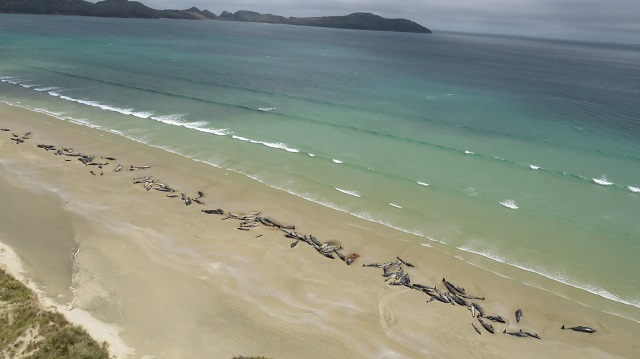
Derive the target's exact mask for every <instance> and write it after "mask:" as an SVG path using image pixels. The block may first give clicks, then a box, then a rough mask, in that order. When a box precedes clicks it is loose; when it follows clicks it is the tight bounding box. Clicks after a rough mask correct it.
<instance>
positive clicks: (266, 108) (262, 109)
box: [258, 107, 276, 112]
mask: <svg viewBox="0 0 640 359" xmlns="http://www.w3.org/2000/svg"><path fill="white" fill-rule="evenodd" d="M258 110H260V111H264V112H270V111H275V110H276V108H275V107H259V108H258Z"/></svg>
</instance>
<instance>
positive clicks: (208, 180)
mask: <svg viewBox="0 0 640 359" xmlns="http://www.w3.org/2000/svg"><path fill="white" fill-rule="evenodd" d="M0 127H6V128H10V129H11V130H12V131H13V132H15V133H16V134H24V133H26V132H27V131H32V132H33V135H32V136H31V139H30V140H27V141H26V142H25V143H23V144H19V145H16V144H15V143H14V142H13V141H10V140H9V138H10V137H11V133H10V132H0V200H1V201H2V202H1V203H2V208H1V209H0V240H1V241H2V242H4V243H5V244H6V245H8V246H10V247H11V249H13V251H15V253H16V254H17V256H19V258H20V261H21V263H22V266H23V268H22V269H20V267H17V266H16V265H15V263H17V259H16V258H14V257H10V260H11V262H12V263H14V264H13V265H12V266H11V267H10V269H11V271H12V272H13V273H14V274H15V272H21V273H22V278H23V279H24V280H27V281H29V282H30V283H32V285H33V287H37V288H38V290H39V291H40V292H41V295H42V297H44V298H49V299H48V300H49V301H50V303H52V304H55V305H56V306H58V308H59V310H61V311H62V312H64V313H65V315H66V316H67V317H68V318H69V319H71V320H72V321H74V322H77V323H79V324H81V325H83V326H85V327H87V328H88V329H89V331H90V334H92V335H94V336H95V337H96V338H97V339H98V340H106V339H108V340H109V342H110V343H111V346H112V349H113V351H112V352H113V354H114V355H116V356H117V357H121V358H142V357H144V356H145V355H147V356H153V357H156V358H200V357H208V358H230V357H231V356H233V355H239V354H243V355H266V356H269V357H273V358H300V357H305V358H338V357H351V358H461V357H474V358H513V357H517V358H540V357H546V358H560V357H562V358H609V357H611V358H630V357H634V356H637V354H638V353H640V344H638V342H637V338H636V335H635V334H637V333H638V332H640V324H638V323H637V322H635V321H631V320H627V319H623V318H620V317H617V316H612V315H605V314H603V313H601V312H599V311H596V310H593V309H590V308H589V306H597V305H598V300H597V299H590V302H589V303H587V304H588V306H585V305H580V304H578V303H576V302H573V301H570V300H567V299H565V298H563V297H560V296H556V295H553V294H550V293H548V292H546V291H542V290H540V289H536V288H534V287H532V286H526V285H523V284H521V283H520V279H519V278H518V277H516V276H515V275H514V277H513V278H511V279H509V278H503V277H500V276H498V275H495V274H493V273H492V272H490V271H487V270H483V269H479V268H477V267H474V266H472V265H469V264H467V263H466V262H464V261H461V260H458V259H456V258H455V257H453V256H451V255H449V254H445V253H443V252H444V251H442V250H441V249H440V248H438V247H437V245H438V244H437V243H433V244H431V245H432V247H431V248H430V249H429V250H425V247H422V246H420V245H419V244H417V243H416V242H417V241H416V239H415V238H412V237H411V236H410V235H408V234H403V233H397V232H395V231H392V230H391V229H389V228H386V227H383V226H379V225H375V224H372V223H370V222H366V221H363V220H360V219H357V218H354V217H351V216H349V215H346V214H344V213H339V212H336V211H333V210H330V209H327V208H324V207H322V206H320V205H317V204H314V203H310V202H307V201H304V200H301V199H299V198H296V197H293V196H290V195H288V194H286V193H283V192H281V191H277V190H274V189H271V188H267V187H265V186H262V185H260V184H258V183H255V182H253V181H251V180H250V179H247V178H245V177H242V176H240V175H237V174H235V173H227V172H225V171H223V170H220V169H216V168H213V167H211V166H208V165H205V164H202V163H198V162H195V161H192V160H189V159H186V158H183V157H180V156H178V155H175V154H171V153H167V152H165V151H162V150H160V149H155V148H152V147H150V146H147V145H143V144H140V143H136V142H133V141H130V140H127V139H124V138H122V137H119V136H117V135H114V134H111V133H106V132H103V131H99V130H95V129H90V128H87V127H83V126H79V125H75V124H72V123H68V122H64V121H61V120H58V119H55V118H51V117H48V116H46V115H43V114H39V113H35V112H31V111H27V110H24V109H21V108H17V107H12V106H9V105H6V104H0ZM39 143H45V144H53V145H57V146H65V147H73V148H74V149H75V151H78V152H83V153H86V154H94V155H97V158H96V161H98V160H99V157H100V156H101V155H102V156H112V157H116V158H118V161H115V162H114V161H110V162H111V163H110V164H109V165H107V166H105V167H104V168H103V169H98V168H96V167H94V166H91V167H89V166H85V165H83V164H82V163H80V162H79V161H77V160H76V159H75V158H72V157H66V156H55V155H54V154H53V152H46V151H44V150H42V149H39V148H37V147H36V144H39ZM66 159H67V160H68V159H71V161H65V160H66ZM116 163H121V164H122V166H123V167H124V168H125V169H126V168H128V167H129V166H130V165H141V164H144V165H150V166H151V168H149V169H145V170H140V171H122V172H114V171H113V168H114V167H115V164H116ZM90 170H93V171H94V172H95V173H96V175H95V176H94V175H91V174H90V173H89V171H90ZM101 172H103V174H102V175H101V174H100V173H101ZM142 175H150V176H153V177H154V178H156V179H161V180H162V182H164V183H166V184H168V185H170V186H172V187H174V188H177V189H179V190H181V191H184V192H185V193H188V194H189V195H191V196H192V197H197V195H196V192H197V191H199V190H200V191H203V192H204V193H205V197H204V198H203V200H204V201H205V202H206V205H205V206H201V205H198V204H195V203H194V204H192V205H190V206H185V205H184V203H183V202H181V201H180V199H172V198H167V197H166V194H165V193H162V192H158V191H154V190H151V191H146V190H145V189H144V188H143V187H142V185H140V184H137V185H134V184H132V178H133V177H136V176H142ZM205 208H208V209H213V208H222V209H224V210H226V211H230V212H234V213H240V212H245V213H249V212H252V211H262V212H263V213H264V214H265V215H268V216H271V217H274V218H276V219H278V220H280V221H282V222H286V223H291V224H295V225H296V226H297V231H299V232H301V233H313V234H314V235H315V236H316V237H318V238H319V239H320V240H339V241H341V242H342V244H343V245H344V247H345V251H344V253H347V252H350V251H354V252H357V253H359V254H360V255H361V257H360V258H359V259H358V260H357V261H356V262H355V263H354V264H353V265H351V266H347V265H345V263H344V262H342V261H340V260H339V259H336V260H330V259H327V258H325V257H323V256H321V255H319V254H318V253H317V252H316V251H315V250H313V248H312V247H310V246H308V245H307V244H305V243H300V244H298V245H297V246H296V247H295V248H291V247H290V243H291V240H289V239H288V238H285V237H284V236H283V234H284V233H283V232H282V231H280V230H279V229H276V228H269V227H264V226H260V227H257V228H252V229H251V230H250V231H240V230H238V229H236V228H237V226H238V223H239V222H238V221H236V220H234V219H229V220H222V218H223V217H222V216H218V215H207V214H203V213H201V212H200V210H201V209H205ZM259 235H262V236H259ZM258 236H259V237H258ZM4 249H5V251H4V252H3V253H4V254H3V256H0V258H2V259H3V260H5V261H6V259H7V258H8V257H9V255H8V254H7V253H10V250H9V249H8V248H6V247H4ZM76 251H77V255H75V257H73V256H72V254H74V253H76ZM397 255H399V256H401V257H403V258H404V259H406V260H409V261H411V262H413V263H414V264H415V265H416V268H407V270H408V272H409V274H410V275H411V279H412V282H414V283H422V284H427V285H435V284H438V283H439V282H440V281H441V279H442V277H443V276H445V277H447V278H448V279H450V280H451V281H453V282H456V283H458V284H460V285H462V286H464V287H465V288H466V289H467V291H468V292H471V293H474V294H478V295H481V296H485V297H486V298H487V299H486V300H485V301H482V302H481V304H482V306H483V307H484V308H485V310H486V311H487V312H490V313H492V314H500V315H502V316H503V317H505V318H507V319H508V321H509V324H508V325H499V324H494V327H496V329H499V330H500V331H502V330H503V329H505V328H508V329H509V330H517V329H519V328H522V329H524V330H529V331H532V332H536V333H538V334H539V335H540V336H541V337H542V338H543V339H542V340H535V339H532V338H514V337H511V336H507V335H504V334H502V333H496V334H493V335H491V334H489V333H487V332H485V331H484V329H482V328H481V330H482V335H478V334H477V333H476V332H475V331H474V329H473V328H472V326H471V323H472V322H473V323H475V324H476V325H477V326H478V327H479V324H478V322H477V321H476V320H475V319H474V318H472V317H471V313H470V311H469V310H467V309H466V308H463V307H459V306H452V305H448V304H446V305H445V304H442V303H438V302H436V303H429V304H427V303H426V301H427V299H429V297H428V296H426V295H425V294H423V293H420V292H417V291H415V290H411V289H409V288H406V287H401V286H400V287H396V286H389V285H388V284H387V283H385V282H384V281H383V278H382V276H381V274H382V270H381V269H376V268H365V267H362V264H363V263H371V262H384V261H388V260H392V259H395V257H396V256H397ZM438 286H439V287H440V286H441V284H438ZM70 288H73V291H72V290H71V289H70ZM559 290H564V291H570V289H566V288H562V289H559ZM73 292H75V298H74V294H73ZM569 294H572V295H573V294H575V293H569ZM574 297H575V296H574ZM517 308H522V309H523V311H524V317H523V320H522V322H521V323H516V322H515V319H514V318H513V312H514V311H515V310H516V309H517ZM78 313H79V314H78ZM585 318H586V319H585ZM585 320H586V322H585ZM98 321H99V322H98ZM562 324H567V325H591V326H594V327H597V329H598V330H599V331H598V333H596V334H593V335H590V334H583V333H577V332H572V331H561V330H560V326H561V325H562Z"/></svg>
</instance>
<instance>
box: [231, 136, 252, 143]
mask: <svg viewBox="0 0 640 359" xmlns="http://www.w3.org/2000/svg"><path fill="white" fill-rule="evenodd" d="M231 138H233V139H235V140H240V141H246V142H249V141H250V140H249V139H248V138H246V137H240V136H236V135H233V136H231Z"/></svg>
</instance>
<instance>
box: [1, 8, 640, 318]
mask: <svg viewBox="0 0 640 359" xmlns="http://www.w3.org/2000/svg"><path fill="white" fill-rule="evenodd" d="M0 19H1V20H2V21H1V24H2V25H0V29H2V31H1V35H0V40H1V41H0V44H2V45H0V47H1V51H0V81H1V82H0V96H1V97H2V99H3V100H4V101H6V102H8V103H11V104H19V105H20V106H23V107H26V108H30V109H33V110H37V111H41V112H46V113H49V114H53V115H54V116H56V117H58V118H60V119H62V120H67V121H73V122H77V123H81V124H83V125H86V126H90V127H97V128H100V129H104V130H106V131H110V132H114V133H117V134H120V135H122V136H125V137H128V138H131V139H135V140H137V141H140V142H143V143H147V144H148V145H150V146H156V147H160V148H163V149H166V150H167V151H171V152H176V153H180V154H182V155H184V156H187V157H190V158H193V159H194V160H197V161H202V162H205V163H208V164H211V165H212V166H216V167H220V168H223V169H227V170H229V171H235V172H238V173H241V174H244V175H246V176H248V177H250V178H252V179H255V180H256V181H258V182H260V183H262V184H264V185H266V186H270V187H274V188H278V189H281V190H283V191H286V192H288V193H292V194H295V195H297V196H299V197H302V198H305V199H307V200H309V201H313V202H317V203H321V204H323V205H324V206H327V207H329V208H333V209H335V210H338V211H342V212H347V213H349V214H351V215H353V216H355V217H358V218H363V219H366V220H369V221H372V222H376V223H380V224H383V225H385V226H387V227H390V228H393V229H395V230H398V231H401V232H405V233H410V234H414V235H415V236H413V237H411V238H412V240H413V241H416V242H419V243H424V244H427V245H429V244H432V245H438V246H439V248H441V249H442V250H443V251H446V252H448V253H450V254H452V255H457V256H460V257H461V258H464V260H465V261H468V262H470V263H473V264H474V265H477V266H480V267H483V268H488V269H490V270H492V271H495V272H497V273H499V274H501V275H503V276H508V277H513V278H522V280H523V281H525V282H530V283H531V285H533V286H538V287H542V288H543V289H545V290H548V291H552V292H555V293H558V294H561V295H568V296H570V297H571V299H573V300H576V301H579V302H585V301H586V302H588V303H599V304H598V305H599V306H600V305H602V304H600V303H601V300H602V299H605V303H609V304H607V305H602V310H603V311H612V312H614V313H616V314H619V315H622V316H625V317H628V318H631V319H633V320H635V321H640V309H639V308H640V282H639V280H638V277H637V276H636V275H635V273H638V272H639V271H640V264H639V263H638V261H637V256H638V254H639V253H640V225H639V224H638V221H637V215H638V213H640V194H639V193H638V191H637V188H638V187H640V142H638V141H637V139H638V138H639V137H638V136H639V135H640V116H638V115H639V114H640V103H638V101H636V99H637V97H638V95H639V93H640V87H639V86H640V85H638V84H640V81H638V80H639V79H640V65H639V64H640V61H639V60H640V48H638V47H637V46H634V45H615V44H591V43H579V42H562V41H547V40H541V39H524V38H509V37H489V36H475V35H463V34H438V35H433V36H426V35H416V34H398V33H378V32H367V31H344V30H335V29H320V28H296V27H290V26H277V25H265V24H243V23H226V22H208V21H199V22H188V21H172V20H162V21H149V20H122V19H93V18H82V17H42V16H22V15H2V16H0ZM403 238H405V237H404V236H403ZM574 287H575V288H578V289H580V290H578V291H574V290H573V288H574ZM567 293H568V294H567Z"/></svg>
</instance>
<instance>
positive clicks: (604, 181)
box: [591, 176, 613, 186]
mask: <svg viewBox="0 0 640 359" xmlns="http://www.w3.org/2000/svg"><path fill="white" fill-rule="evenodd" d="M591 180H592V181H593V183H595V184H599V185H601V186H611V185H612V184H613V182H610V181H609V180H607V177H606V176H602V177H600V178H592V179H591Z"/></svg>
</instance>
